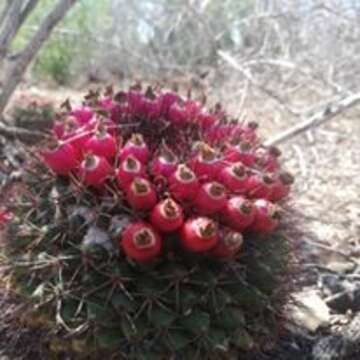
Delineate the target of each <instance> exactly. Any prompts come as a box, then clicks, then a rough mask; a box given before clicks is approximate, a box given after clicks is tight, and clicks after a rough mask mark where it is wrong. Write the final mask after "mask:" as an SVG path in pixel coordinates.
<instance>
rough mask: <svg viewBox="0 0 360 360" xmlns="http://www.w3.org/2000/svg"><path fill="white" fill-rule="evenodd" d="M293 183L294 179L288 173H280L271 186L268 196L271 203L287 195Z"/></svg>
mask: <svg viewBox="0 0 360 360" xmlns="http://www.w3.org/2000/svg"><path fill="white" fill-rule="evenodd" d="M293 183H294V177H293V176H292V175H291V174H290V173H288V172H282V173H280V174H279V175H278V176H277V177H276V179H275V182H274V184H273V186H272V191H271V194H270V200H271V201H279V200H282V199H284V198H285V197H287V196H288V195H289V192H290V188H291V185H292V184H293Z"/></svg>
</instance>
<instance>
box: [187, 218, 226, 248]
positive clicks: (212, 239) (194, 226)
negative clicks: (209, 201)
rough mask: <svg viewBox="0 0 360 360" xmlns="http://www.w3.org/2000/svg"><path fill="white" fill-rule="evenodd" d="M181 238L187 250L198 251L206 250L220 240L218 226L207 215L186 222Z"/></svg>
mask: <svg viewBox="0 0 360 360" xmlns="http://www.w3.org/2000/svg"><path fill="white" fill-rule="evenodd" d="M180 238H181V243H182V245H183V246H184V248H185V249H186V250H188V251H191V252H196V253H202V252H206V251H209V250H210V249H212V248H213V247H214V246H215V245H216V244H217V242H218V240H219V234H218V226H217V224H216V223H215V222H214V221H213V220H211V219H209V218H207V217H196V218H192V219H189V220H187V221H186V222H185V223H184V225H183V227H182V228H181V233H180Z"/></svg>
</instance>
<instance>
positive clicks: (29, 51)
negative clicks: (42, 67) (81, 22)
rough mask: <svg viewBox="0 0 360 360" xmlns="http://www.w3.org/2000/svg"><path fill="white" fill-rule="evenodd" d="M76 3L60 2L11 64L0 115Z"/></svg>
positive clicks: (70, 1) (1, 97)
mask: <svg viewBox="0 0 360 360" xmlns="http://www.w3.org/2000/svg"><path fill="white" fill-rule="evenodd" d="M75 3H76V0H59V1H58V3H57V5H56V6H55V7H54V8H53V10H52V11H51V12H50V13H49V14H48V15H47V17H46V18H45V19H44V21H43V22H42V23H41V25H40V27H39V29H38V31H37V32H36V33H35V34H34V36H33V37H32V38H31V40H30V41H29V43H28V44H27V46H26V47H25V48H24V50H23V51H22V52H20V54H19V55H18V57H17V58H16V61H14V62H13V64H11V67H10V69H9V71H8V72H7V74H6V75H5V78H4V80H3V84H6V85H4V87H3V88H2V92H1V93H0V115H1V114H2V113H3V111H4V109H5V106H6V105H7V103H8V101H9V99H10V97H11V95H12V94H13V92H14V90H15V88H16V86H17V85H18V84H19V82H20V81H21V79H22V76H23V74H24V72H25V71H26V69H27V68H28V66H29V65H30V63H31V61H32V60H33V58H34V57H35V55H36V54H37V52H38V51H39V50H40V48H41V47H42V45H43V44H44V42H45V41H46V40H47V39H48V37H49V36H50V34H51V32H52V30H53V29H54V27H55V26H56V25H57V24H58V22H59V21H60V20H61V19H62V18H63V17H64V16H65V14H66V13H67V11H68V10H69V9H70V8H71V7H72V6H73V5H74V4H75ZM0 45H1V43H0Z"/></svg>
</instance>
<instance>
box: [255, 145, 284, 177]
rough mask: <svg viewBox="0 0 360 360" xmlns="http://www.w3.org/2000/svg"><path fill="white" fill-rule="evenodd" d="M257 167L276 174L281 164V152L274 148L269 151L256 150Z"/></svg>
mask: <svg viewBox="0 0 360 360" xmlns="http://www.w3.org/2000/svg"><path fill="white" fill-rule="evenodd" d="M255 155H256V165H257V166H258V167H260V168H261V170H262V171H268V172H274V171H277V170H279V168H280V164H279V161H278V158H279V156H280V155H281V152H280V150H279V149H278V148H277V147H275V146H272V147H270V148H269V149H263V148H261V149H258V150H256V153H255Z"/></svg>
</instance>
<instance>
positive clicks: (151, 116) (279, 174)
mask: <svg viewBox="0 0 360 360" xmlns="http://www.w3.org/2000/svg"><path fill="white" fill-rule="evenodd" d="M99 108H101V110H102V115H101V116H100V115H99V114H98V113H97V110H98V109H99ZM104 110H105V113H106V114H107V116H104ZM256 128H257V126H256V124H254V123H246V124H245V123H238V122H234V121H228V120H227V116H226V114H225V113H224V112H223V110H222V109H221V108H220V107H219V106H216V107H215V109H214V110H213V111H207V110H206V109H205V108H204V107H203V106H202V105H201V104H199V103H198V102H196V101H193V100H189V99H188V100H184V99H182V98H180V97H179V95H178V94H176V93H175V92H171V91H169V92H159V93H158V94H154V92H153V91H147V92H145V93H144V92H141V91H140V90H139V89H131V90H129V91H128V92H121V93H118V94H116V95H115V96H111V97H107V98H104V99H100V100H98V101H97V102H96V104H95V105H93V107H89V106H84V107H82V108H79V109H76V110H71V111H69V112H67V113H66V119H65V121H61V122H57V123H55V126H54V134H55V135H56V138H57V139H56V142H55V143H54V144H51V146H49V148H47V149H45V150H43V151H42V155H43V158H44V161H45V162H46V164H47V165H48V167H49V168H50V169H51V170H52V171H53V172H54V173H56V174H58V175H62V176H69V175H71V178H73V179H75V178H77V179H78V180H79V181H80V182H81V184H83V185H84V186H86V187H92V188H94V189H95V190H96V191H98V192H101V191H105V192H106V191H108V189H109V186H110V187H111V186H112V187H115V188H116V191H118V192H119V193H121V194H122V195H123V199H124V205H126V206H128V207H129V208H130V209H131V210H132V211H133V214H134V221H133V222H132V223H131V224H129V225H128V226H127V227H126V229H125V230H124V231H123V233H122V235H121V238H120V241H119V243H120V246H121V248H122V249H123V251H124V252H125V254H126V255H127V256H128V257H129V258H131V259H134V260H136V261H139V262H147V261H151V260H153V259H155V258H157V257H159V255H160V253H161V251H162V243H163V241H166V238H165V236H166V234H168V233H176V234H178V238H179V241H180V243H181V245H182V247H183V249H185V250H186V251H189V252H194V253H201V254H209V255H211V256H214V257H222V258H226V257H231V256H234V255H235V254H236V253H237V252H238V250H239V249H240V248H241V246H242V243H243V236H242V234H243V233H244V232H245V231H253V232H260V233H262V232H271V231H273V230H274V229H275V228H276V227H277V225H278V223H279V216H278V215H279V208H278V206H277V205H275V203H276V202H278V201H280V200H282V199H283V198H285V197H286V196H287V195H288V193H289V191H290V186H291V184H292V182H293V178H292V176H291V175H290V174H289V173H287V172H283V171H281V168H280V164H279V161H278V157H279V155H280V153H279V151H278V150H277V149H276V148H265V147H263V146H261V143H260V140H259V137H258V135H257V133H256ZM135 218H136V219H141V221H139V220H135Z"/></svg>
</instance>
